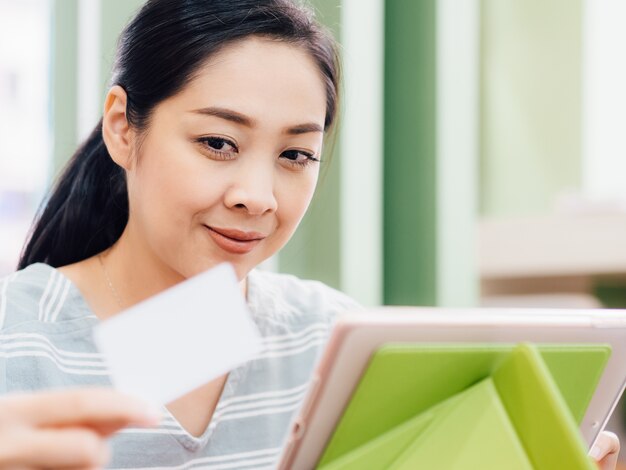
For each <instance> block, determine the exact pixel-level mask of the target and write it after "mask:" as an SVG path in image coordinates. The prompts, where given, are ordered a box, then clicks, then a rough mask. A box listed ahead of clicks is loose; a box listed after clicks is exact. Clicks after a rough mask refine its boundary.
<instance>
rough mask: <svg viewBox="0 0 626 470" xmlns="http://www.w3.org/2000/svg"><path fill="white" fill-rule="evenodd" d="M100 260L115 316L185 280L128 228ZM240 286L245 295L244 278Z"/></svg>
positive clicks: (245, 285) (245, 284)
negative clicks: (115, 295)
mask: <svg viewBox="0 0 626 470" xmlns="http://www.w3.org/2000/svg"><path fill="white" fill-rule="evenodd" d="M102 257H103V261H104V264H105V266H106V271H107V273H108V275H109V277H110V279H111V283H112V284H113V286H114V288H115V291H116V292H117V293H118V295H119V297H120V301H121V306H118V312H116V313H119V311H121V310H122V309H127V308H129V307H132V306H133V305H135V304H137V303H139V302H141V301H143V300H145V299H147V298H149V297H152V296H154V295H156V294H158V293H160V292H162V291H164V290H165V289H168V288H170V287H173V286H175V285H176V284H178V283H180V282H183V281H184V280H185V279H186V278H185V277H184V276H183V275H182V274H180V273H179V272H177V271H175V270H174V269H172V268H171V267H170V266H168V265H167V264H165V263H164V262H163V261H162V259H161V258H160V257H159V256H157V255H156V254H155V253H154V252H153V251H152V250H150V248H149V247H148V246H147V244H146V243H143V242H142V240H140V239H139V238H138V237H137V236H136V231H134V230H133V229H132V227H130V226H127V227H126V229H125V230H124V232H123V233H122V236H121V237H120V239H119V240H118V241H117V242H116V243H115V244H114V245H113V246H112V247H111V248H109V249H108V250H106V251H105V252H104V253H102ZM240 286H241V289H242V292H243V294H244V296H245V295H246V290H247V283H246V279H245V278H244V279H243V280H242V281H241V282H240Z"/></svg>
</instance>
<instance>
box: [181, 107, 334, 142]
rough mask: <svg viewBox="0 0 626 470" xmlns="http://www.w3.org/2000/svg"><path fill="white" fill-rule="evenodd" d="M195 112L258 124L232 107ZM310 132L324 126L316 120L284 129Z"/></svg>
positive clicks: (296, 132)
mask: <svg viewBox="0 0 626 470" xmlns="http://www.w3.org/2000/svg"><path fill="white" fill-rule="evenodd" d="M191 112H192V113H194V114H201V115H203V116H215V117H218V118H220V119H224V120H226V121H230V122H234V123H235V124H239V125H242V126H245V127H254V126H256V121H255V120H254V119H252V118H250V117H248V116H246V115H245V114H241V113H238V112H237V111H233V110H232V109H227V108H219V107H214V106H212V107H209V108H199V109H194V110H193V111H191ZM309 132H322V133H323V132H324V128H323V127H322V126H320V125H319V124H316V123H314V122H307V123H305V124H298V125H296V126H292V127H288V128H287V129H285V130H284V133H285V134H289V135H299V134H307V133H309Z"/></svg>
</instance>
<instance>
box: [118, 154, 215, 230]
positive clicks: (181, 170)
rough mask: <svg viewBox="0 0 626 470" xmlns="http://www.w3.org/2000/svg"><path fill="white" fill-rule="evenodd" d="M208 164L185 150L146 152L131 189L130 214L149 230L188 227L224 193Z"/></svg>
mask: <svg viewBox="0 0 626 470" xmlns="http://www.w3.org/2000/svg"><path fill="white" fill-rule="evenodd" d="M205 163H206V162H205V161H204V160H203V159H202V158H199V157H198V156H197V155H195V154H191V152H190V151H189V149H186V148H184V146H179V147H178V148H176V147H170V148H162V149H161V150H160V151H158V152H157V151H154V152H149V151H146V152H145V153H144V155H143V156H142V161H141V164H139V165H138V166H137V170H136V173H135V175H134V181H133V184H132V188H131V186H130V185H129V197H130V198H131V201H130V202H131V211H132V212H134V213H135V214H136V215H137V216H139V218H140V219H142V221H143V223H144V224H146V225H148V227H147V228H148V229H149V230H154V227H155V226H157V225H158V231H159V232H164V231H165V232H169V231H170V230H167V227H173V228H174V229H176V230H177V231H179V230H180V228H181V226H189V225H190V223H191V222H192V221H193V219H194V216H195V215H196V214H197V213H199V212H201V211H203V210H206V209H207V207H209V206H211V205H212V204H215V203H217V202H218V201H219V199H220V194H221V191H222V190H223V188H221V187H220V185H219V182H220V179H219V178H211V174H207V165H205ZM209 173H212V172H209Z"/></svg>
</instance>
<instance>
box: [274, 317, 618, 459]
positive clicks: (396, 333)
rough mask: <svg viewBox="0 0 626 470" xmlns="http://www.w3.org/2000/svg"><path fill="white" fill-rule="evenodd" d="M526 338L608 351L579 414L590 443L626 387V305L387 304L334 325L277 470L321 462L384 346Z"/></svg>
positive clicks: (542, 343) (493, 342)
mask: <svg viewBox="0 0 626 470" xmlns="http://www.w3.org/2000/svg"><path fill="white" fill-rule="evenodd" d="M522 342H528V343H532V344H534V345H537V346H538V347H541V346H546V347H555V346H558V345H584V346H593V345H599V346H602V347H607V348H608V349H609V350H610V357H608V360H606V365H604V367H603V368H602V371H601V374H600V376H599V378H598V379H597V381H596V382H597V387H596V389H595V393H594V394H593V396H592V397H591V398H590V400H588V402H589V405H588V406H587V409H586V411H584V413H581V415H582V416H583V417H582V421H581V424H580V431H581V433H582V436H583V438H584V440H585V442H586V444H587V445H588V446H589V447H590V446H591V445H592V444H593V442H594V440H595V438H596V437H597V435H598V433H599V432H600V431H601V430H602V429H603V428H604V426H605V425H606V422H607V421H608V419H609V417H610V414H611V412H612V411H613V409H614V408H615V406H616V405H617V402H618V400H619V398H620V396H621V394H622V392H623V390H624V385H625V380H626V311H619V310H555V309H530V310H522V309H497V310H496V309H458V310H454V309H434V308H413V307H384V308H379V309H374V310H370V311H367V312H361V313H355V314H347V315H344V316H342V317H341V318H340V319H339V320H338V321H337V323H336V324H335V326H334V328H333V330H332V333H331V335H330V338H329V341H328V344H327V346H326V349H325V351H324V353H323V354H322V358H321V360H320V362H319V364H318V366H317V368H316V370H315V372H314V374H313V377H312V380H311V385H310V388H309V391H308V394H307V396H306V397H305V399H304V401H303V405H302V407H301V409H300V411H299V412H298V413H297V415H296V418H295V419H294V421H293V424H292V427H291V429H290V432H289V434H288V436H287V439H286V442H285V445H284V446H283V454H282V456H281V459H280V463H279V466H278V468H279V469H296V470H298V469H312V468H315V466H316V465H317V464H318V462H319V461H320V458H321V457H322V455H323V454H324V451H325V449H326V446H327V444H328V443H329V442H330V440H331V437H332V436H333V433H334V431H335V428H336V427H337V425H338V423H339V422H340V420H341V418H342V416H343V414H344V411H345V409H346V407H347V406H348V404H349V403H350V401H351V398H352V395H353V393H354V391H355V389H356V388H357V386H358V384H359V382H360V380H361V378H362V376H363V373H364V372H365V370H366V369H367V368H368V365H369V364H370V360H371V358H372V357H373V355H375V353H376V352H377V351H379V350H380V349H381V348H383V347H384V346H386V345H389V344H390V343H391V344H394V343H404V344H419V345H430V346H437V345H446V346H450V345H454V344H462V345H464V346H471V345H472V344H476V345H486V344H489V345H493V346H514V345H516V344H519V343H522ZM574 380H576V378H575V377H574ZM574 386H575V383H574Z"/></svg>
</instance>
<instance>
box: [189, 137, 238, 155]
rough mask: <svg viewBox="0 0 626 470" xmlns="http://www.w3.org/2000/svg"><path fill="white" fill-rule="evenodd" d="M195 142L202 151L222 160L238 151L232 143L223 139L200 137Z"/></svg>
mask: <svg viewBox="0 0 626 470" xmlns="http://www.w3.org/2000/svg"><path fill="white" fill-rule="evenodd" d="M197 142H198V143H199V144H201V145H202V147H203V148H204V149H206V150H208V151H209V152H211V153H212V154H214V155H217V156H218V157H219V158H221V159H224V160H225V159H228V158H229V157H232V155H233V154H234V153H237V152H238V151H239V150H238V149H237V146H236V145H235V143H234V142H232V141H231V140H229V139H226V138H224V137H214V136H212V137H200V138H199V139H197Z"/></svg>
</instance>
